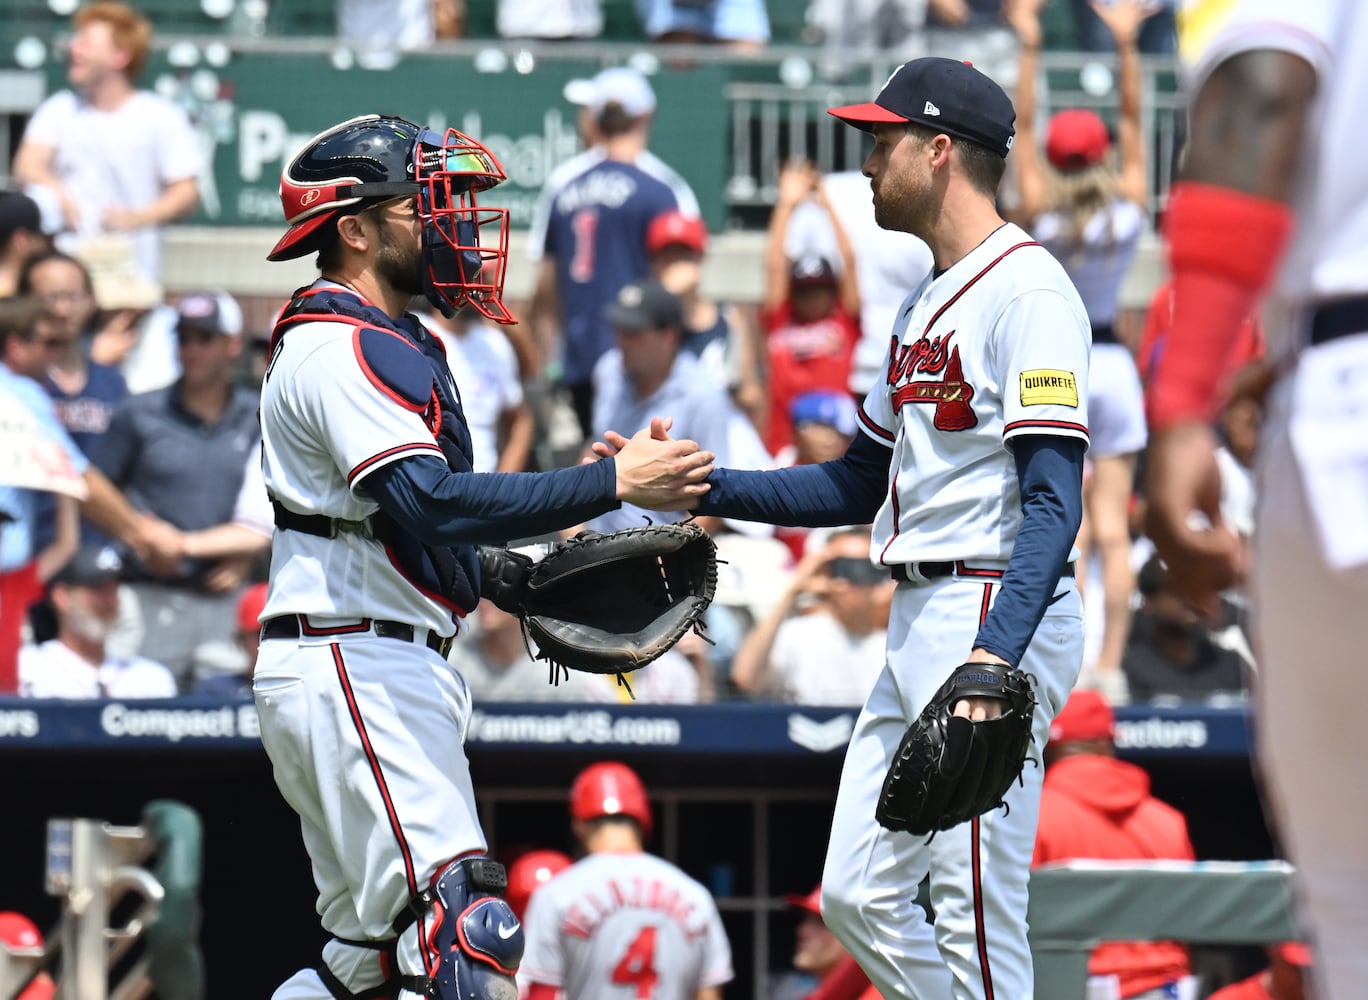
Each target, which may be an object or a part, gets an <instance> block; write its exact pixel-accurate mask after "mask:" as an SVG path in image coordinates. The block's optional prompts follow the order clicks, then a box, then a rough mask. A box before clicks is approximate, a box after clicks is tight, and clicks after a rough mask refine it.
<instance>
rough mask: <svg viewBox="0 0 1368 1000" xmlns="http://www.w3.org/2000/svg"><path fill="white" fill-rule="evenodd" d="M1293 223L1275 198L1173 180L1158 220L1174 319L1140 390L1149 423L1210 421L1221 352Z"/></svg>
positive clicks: (1216, 402)
mask: <svg viewBox="0 0 1368 1000" xmlns="http://www.w3.org/2000/svg"><path fill="white" fill-rule="evenodd" d="M1292 225H1293V216H1292V211H1291V209H1289V208H1288V207H1287V206H1286V205H1284V204H1283V203H1281V202H1278V201H1273V200H1272V199H1269V198H1262V197H1258V196H1256V195H1250V194H1245V193H1243V192H1240V191H1234V190H1231V189H1229V188H1223V187H1217V186H1215V185H1210V184H1196V183H1193V182H1190V181H1188V182H1183V183H1180V184H1176V185H1174V188H1173V193H1172V195H1171V196H1170V198H1169V206H1168V212H1167V217H1166V220H1165V226H1164V230H1165V235H1166V236H1167V237H1168V244H1169V264H1170V268H1171V270H1172V273H1173V280H1172V284H1173V319H1172V324H1171V326H1170V328H1169V330H1168V333H1167V335H1166V336H1165V338H1164V340H1165V343H1164V346H1163V349H1162V352H1161V353H1160V356H1159V360H1158V363H1157V364H1156V365H1155V367H1154V371H1153V372H1152V374H1151V376H1150V384H1149V386H1148V389H1147V392H1146V411H1147V413H1148V415H1149V420H1150V426H1151V427H1153V428H1155V429H1159V428H1162V427H1164V426H1166V425H1168V424H1172V423H1177V422H1180V421H1185V420H1198V421H1201V422H1204V423H1205V422H1210V421H1211V420H1213V419H1215V416H1216V411H1217V410H1218V408H1219V406H1220V402H1221V398H1220V391H1219V390H1220V388H1221V385H1222V382H1223V380H1224V376H1225V375H1226V370H1225V369H1226V358H1227V357H1228V355H1229V353H1230V349H1231V347H1232V345H1233V344H1234V343H1235V341H1236V339H1237V337H1238V335H1239V331H1240V325H1241V324H1242V323H1243V322H1244V321H1245V320H1246V319H1248V318H1249V317H1250V315H1251V314H1252V313H1253V312H1254V311H1255V310H1256V309H1257V308H1258V306H1259V300H1260V298H1261V297H1262V296H1263V293H1264V291H1265V290H1266V289H1267V288H1268V285H1269V284H1270V282H1271V280H1272V278H1273V273H1274V271H1275V269H1276V268H1277V265H1278V261H1279V260H1280V259H1281V257H1282V252H1283V247H1284V246H1285V245H1286V243H1287V239H1288V236H1289V235H1290V233H1291V231H1292Z"/></svg>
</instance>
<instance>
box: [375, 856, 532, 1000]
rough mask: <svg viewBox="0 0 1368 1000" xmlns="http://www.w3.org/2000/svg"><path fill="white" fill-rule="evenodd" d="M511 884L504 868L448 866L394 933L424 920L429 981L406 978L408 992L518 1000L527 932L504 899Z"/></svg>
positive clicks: (469, 862) (466, 999) (471, 863)
mask: <svg viewBox="0 0 1368 1000" xmlns="http://www.w3.org/2000/svg"><path fill="white" fill-rule="evenodd" d="M507 884H508V880H507V876H506V874H505V872H504V867H503V865H501V864H499V863H498V862H496V861H492V860H490V859H489V858H487V857H484V856H481V855H476V856H473V857H466V858H461V859H460V860H458V861H453V862H452V863H451V864H449V865H447V866H446V867H445V868H444V869H442V870H441V871H440V872H438V873H437V876H436V877H435V878H434V879H433V880H432V885H431V886H430V887H429V888H428V889H427V890H426V891H425V892H423V893H421V894H420V895H419V896H417V897H415V898H414V899H413V900H411V901H410V902H409V905H408V908H407V909H406V910H405V912H404V913H403V914H401V915H400V917H399V918H398V919H397V920H396V921H395V925H394V929H395V932H396V933H403V932H404V931H405V930H407V929H408V927H409V926H410V925H411V924H412V923H413V922H414V920H415V919H417V918H419V917H423V918H425V920H426V923H425V927H424V933H425V938H424V939H423V940H422V941H421V942H420V948H421V950H422V952H423V956H424V964H425V966H426V967H427V969H428V975H427V976H414V977H407V978H406V979H405V981H404V983H403V985H404V987H405V988H406V989H412V990H414V992H417V993H425V994H426V995H428V996H436V997H438V998H439V1000H457V998H460V1000H472V998H474V1000H516V998H517V995H518V991H517V986H516V984H515V983H514V981H513V974H514V973H515V972H516V971H517V969H518V965H519V963H521V962H522V953H523V932H522V925H521V924H520V923H519V922H518V918H517V917H516V916H514V914H513V910H512V908H511V907H510V906H509V905H508V903H507V902H505V901H504V899H503V897H502V893H503V891H504V888H505V887H506V886H507Z"/></svg>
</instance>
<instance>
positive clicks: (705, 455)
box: [595, 418, 715, 510]
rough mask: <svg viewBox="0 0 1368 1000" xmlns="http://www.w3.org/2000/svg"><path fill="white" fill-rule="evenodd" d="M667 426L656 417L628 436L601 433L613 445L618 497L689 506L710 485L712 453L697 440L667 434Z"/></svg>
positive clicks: (656, 505) (654, 506) (652, 506)
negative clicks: (701, 446) (646, 425)
mask: <svg viewBox="0 0 1368 1000" xmlns="http://www.w3.org/2000/svg"><path fill="white" fill-rule="evenodd" d="M669 426H670V425H669V421H668V420H662V419H661V418H656V419H654V420H652V421H651V426H650V427H645V428H642V429H641V430H639V431H637V432H636V433H635V434H633V435H632V436H631V438H628V439H624V438H623V437H622V435H620V434H617V433H615V432H612V431H610V432H608V434H605V435H604V437H605V439H606V440H605V442H604V443H605V444H606V445H608V446H609V447H612V448H615V449H616V467H617V498H618V499H619V500H621V501H623V502H624V503H631V504H636V505H637V506H638V507H645V508H647V509H648V510H692V509H693V508H694V507H696V506H698V498H699V497H701V496H702V495H703V494H705V493H707V492H708V490H709V489H711V487H710V486H709V485H708V483H707V482H706V480H707V478H708V476H709V475H711V474H712V470H713V458H714V457H715V456H714V455H713V453H712V452H710V451H703V450H702V449H701V448H699V446H698V442H697V441H689V440H687V439H684V440H678V441H677V440H675V439H674V438H672V437H670V436H669ZM595 453H596V454H597V453H598V452H597V448H595Z"/></svg>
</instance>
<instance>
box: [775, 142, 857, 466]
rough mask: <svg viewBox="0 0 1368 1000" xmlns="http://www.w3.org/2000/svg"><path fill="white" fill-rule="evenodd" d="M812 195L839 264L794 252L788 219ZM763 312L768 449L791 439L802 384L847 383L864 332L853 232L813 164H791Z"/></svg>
mask: <svg viewBox="0 0 1368 1000" xmlns="http://www.w3.org/2000/svg"><path fill="white" fill-rule="evenodd" d="M809 199H811V200H812V201H813V202H814V203H815V204H816V205H818V206H819V207H820V208H822V209H824V210H825V211H826V212H827V215H828V217H829V219H830V222H831V227H832V230H833V232H834V233H835V239H836V246H837V249H838V253H839V255H840V258H841V259H840V262H839V269H838V268H837V267H836V266H834V265H833V264H832V262H831V261H829V260H827V259H826V258H825V257H823V256H820V255H818V254H804V255H803V256H801V257H798V258H796V259H790V258H789V256H788V253H787V251H786V242H787V240H786V237H787V233H788V228H789V222H790V221H791V220H792V218H793V214H794V211H795V210H796V209H797V208H798V206H799V205H800V204H801V203H803V202H804V201H807V200H809ZM760 319H761V322H762V324H763V325H764V328H765V352H766V355H767V359H768V363H769V393H770V398H769V412H768V416H767V418H766V422H765V445H766V447H768V448H769V450H770V454H777V453H778V452H779V450H780V449H782V448H784V447H785V446H786V445H789V444H791V443H792V442H793V424H792V422H791V420H790V418H789V407H790V406H792V405H793V401H794V400H795V399H797V398H798V397H799V396H800V395H802V394H803V393H805V392H811V391H813V390H815V389H829V390H831V391H833V392H849V391H850V370H851V365H852V359H853V356H854V353H855V345H856V343H857V342H858V341H859V339H860V286H859V280H858V279H857V278H856V272H855V252H854V250H853V249H852V248H851V245H850V237H849V236H848V235H847V234H846V231H845V227H844V226H843V225H842V224H841V221H840V219H839V218H837V216H836V213H835V211H834V210H833V209H832V207H831V202H830V201H828V199H827V196H826V191H825V189H824V188H823V186H822V175H821V174H820V173H818V171H817V169H816V168H815V167H813V165H812V164H810V163H806V162H797V163H789V164H786V165H785V166H784V168H783V170H781V171H780V173H779V196H778V199H777V200H776V202H775V205H774V212H773V214H772V215H771V216H770V223H769V234H768V237H767V242H766V244H765V299H764V304H763V305H762V307H761V312H760Z"/></svg>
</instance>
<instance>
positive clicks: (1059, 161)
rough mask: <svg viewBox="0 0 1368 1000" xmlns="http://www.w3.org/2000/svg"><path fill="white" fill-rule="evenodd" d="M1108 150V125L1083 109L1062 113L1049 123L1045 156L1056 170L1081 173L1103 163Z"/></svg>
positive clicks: (1109, 136)
mask: <svg viewBox="0 0 1368 1000" xmlns="http://www.w3.org/2000/svg"><path fill="white" fill-rule="evenodd" d="M1109 149H1111V135H1110V134H1108V132H1107V125H1106V123H1105V122H1104V121H1102V119H1101V118H1099V117H1097V115H1095V114H1094V113H1093V112H1091V111H1087V110H1085V109H1083V108H1070V109H1069V110H1067V111H1061V112H1059V113H1058V114H1056V115H1055V116H1054V117H1053V118H1051V119H1050V127H1049V129H1048V131H1047V132H1046V133H1045V155H1046V156H1047V157H1049V160H1050V162H1051V163H1052V164H1054V166H1055V169H1057V170H1082V169H1084V168H1085V167H1091V166H1095V165H1096V164H1098V163H1101V162H1102V159H1103V157H1105V156H1106V155H1107V151H1108V150H1109Z"/></svg>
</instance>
